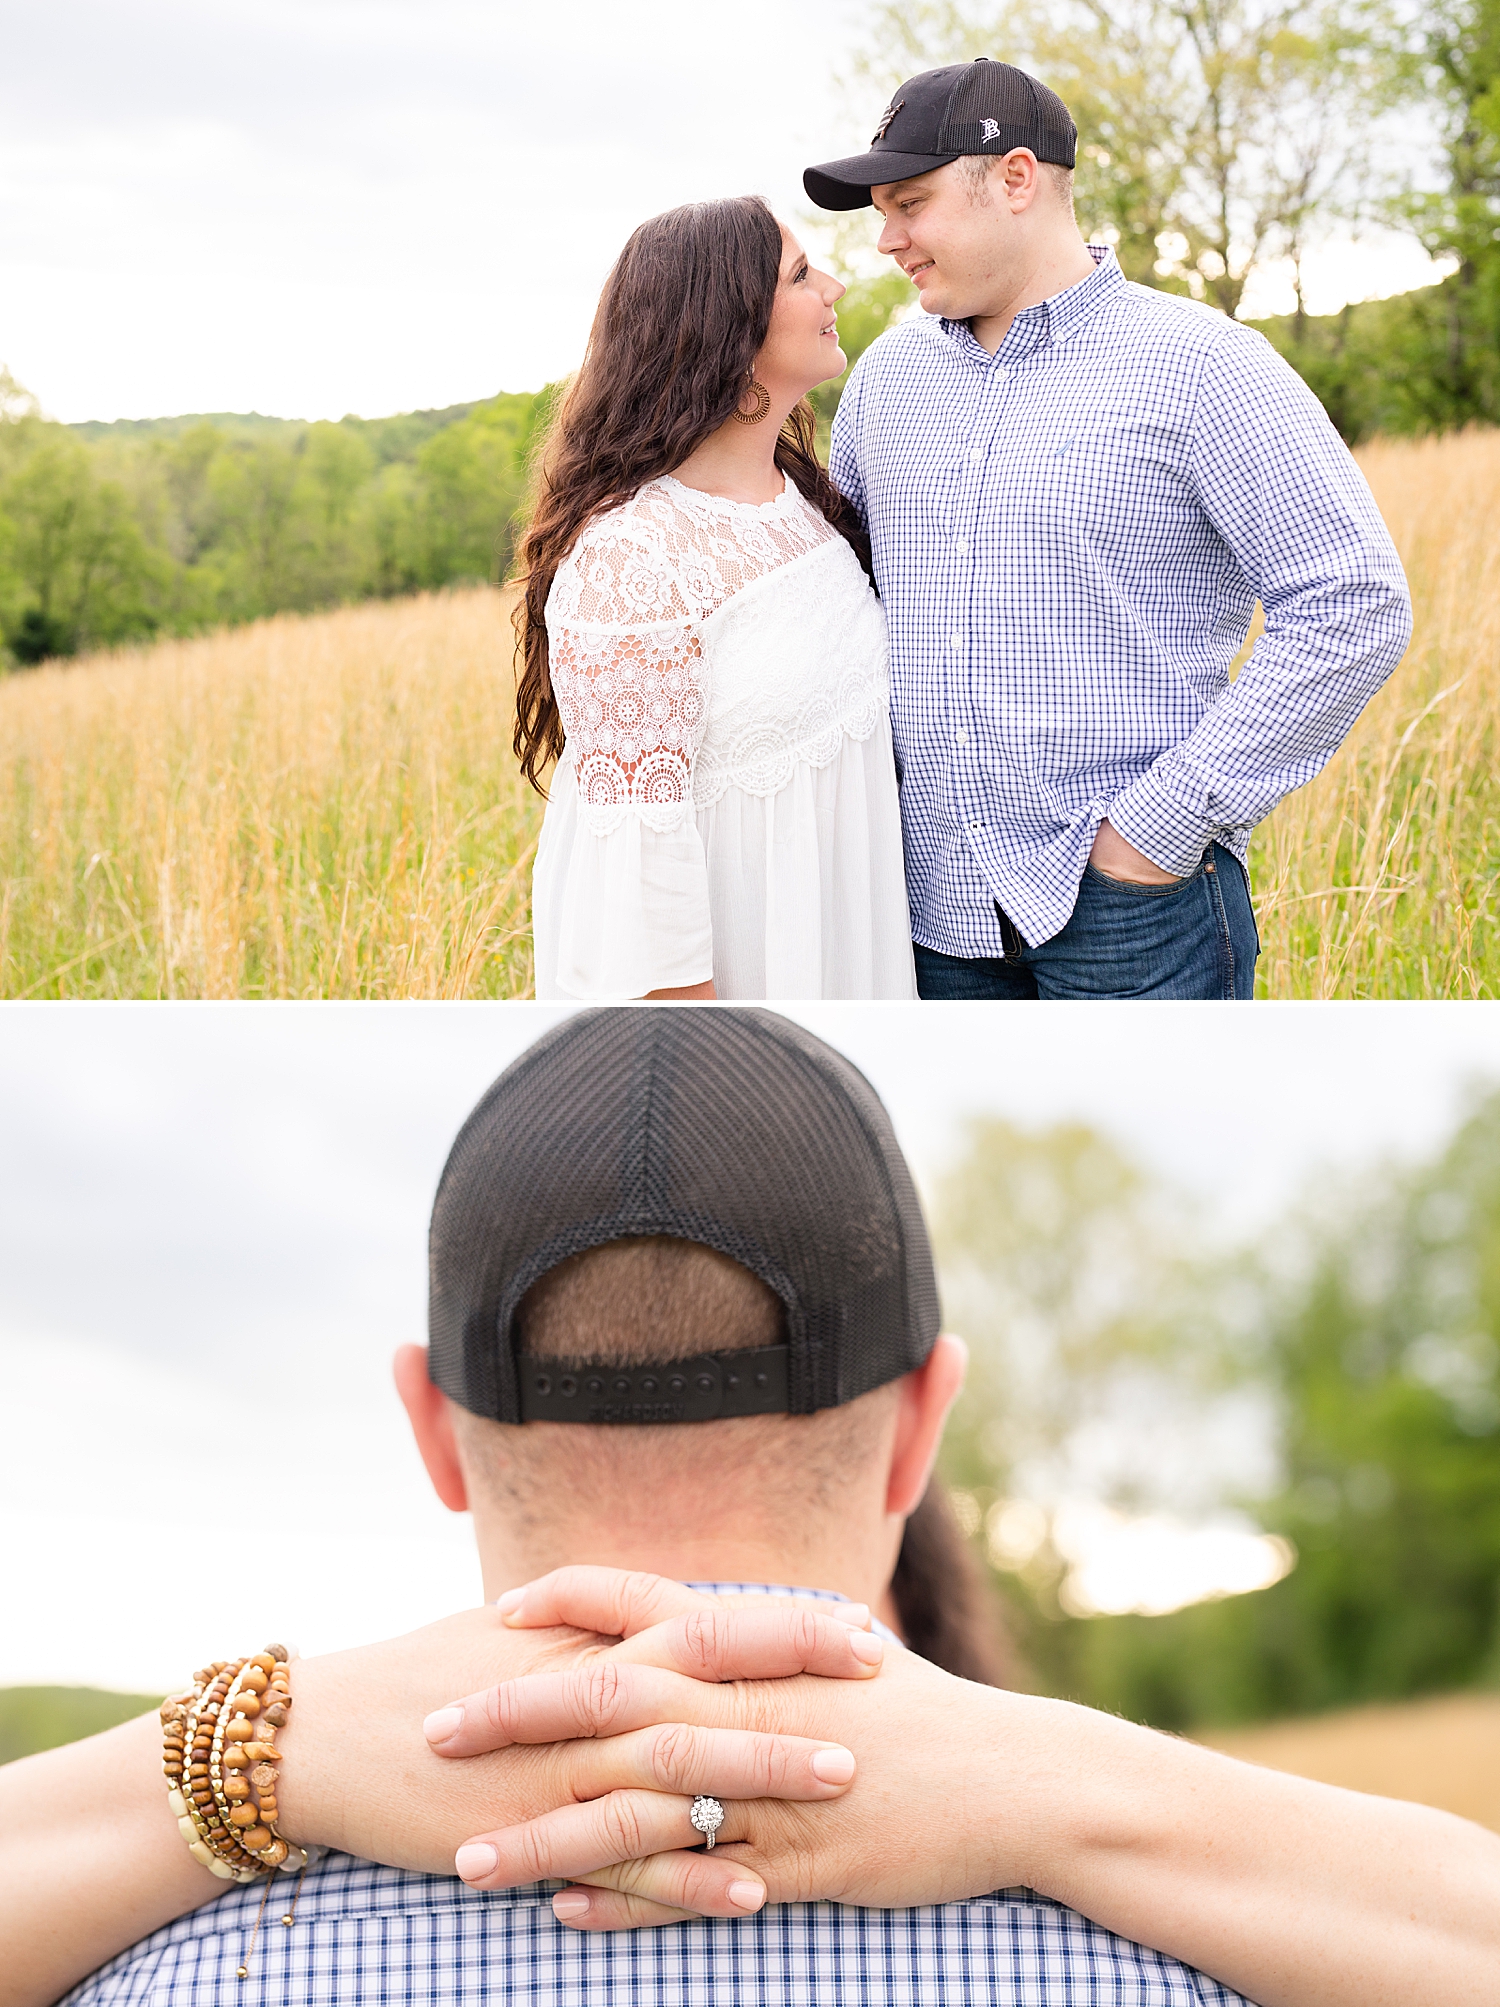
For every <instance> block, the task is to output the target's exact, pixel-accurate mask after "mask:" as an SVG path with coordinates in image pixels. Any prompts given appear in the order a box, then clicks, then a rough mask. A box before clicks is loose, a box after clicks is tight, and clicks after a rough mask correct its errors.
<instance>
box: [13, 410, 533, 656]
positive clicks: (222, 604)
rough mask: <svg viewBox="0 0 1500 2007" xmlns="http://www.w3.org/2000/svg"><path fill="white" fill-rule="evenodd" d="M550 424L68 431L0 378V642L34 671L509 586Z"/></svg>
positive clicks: (449, 419)
mask: <svg viewBox="0 0 1500 2007" xmlns="http://www.w3.org/2000/svg"><path fill="white" fill-rule="evenodd" d="M547 406H548V396H547V393H546V392H539V393H535V394H522V395H512V396H507V395H501V396H499V397H492V398H489V399H488V400H486V401H485V402H483V403H478V404H473V405H458V406H455V407H453V408H451V409H449V410H446V411H431V412H409V413H406V414H404V415H402V416H401V417H397V418H387V419H377V420H366V419H360V418H345V419H342V420H340V421H339V422H337V423H321V424H310V425H304V424H298V423H295V422H293V421H288V420H280V419H261V418H254V417H251V418H243V417H228V416H226V417H219V418H191V419H177V420H159V421H147V422H143V423H138V422H130V421H126V422H124V423H121V424H117V425H91V426H64V425H57V424H53V423H51V422H49V421H48V420H46V419H44V418H43V417H42V416H41V415H40V413H39V412H38V410H37V408H36V405H35V402H34V400H33V399H32V398H31V397H29V396H28V395H27V393H26V392H25V391H24V390H23V389H22V388H21V386H19V385H18V384H16V383H15V381H14V380H13V379H12V378H11V377H9V376H8V375H5V374H3V373H0V638H3V641H4V644H5V647H6V650H7V651H8V653H9V655H10V657H11V659H12V660H13V661H14V662H15V663H17V664H19V665H22V666H24V665H27V664H30V663H34V662H38V661H41V660H43V659H45V658H46V657H49V656H58V655H71V654H74V653H76V652H77V651H78V650H79V649H82V648H91V647H100V646H109V645H111V644H115V643H119V642H128V641H136V640H144V639H149V638H150V637H152V636H154V635H161V634H192V633H198V632H201V631H203V630H204V629H207V628H213V627H220V626H226V625H233V624H235V623H238V622H241V621H246V620H255V619H258V618H259V617H260V616H262V615H264V614H269V613H280V612H284V611H288V610H290V611H297V612H306V611H310V610H312V609H313V608H316V607H320V606H329V605H336V604H338V603H340V602H343V601H349V600H356V599H367V598H373V597H388V596H392V595H394V594H397V593H407V592H415V591H420V590H424V589H430V588H432V587H437V586H444V585H449V584H453V583H455V582H458V581H468V580H485V579H499V578H503V577H504V575H505V573H506V571H507V570H508V568H509V565H510V561H511V555H512V548H513V537H514V530H513V522H514V518H515V516H516V514H517V511H518V510H519V508H520V506H521V502H522V498H523V495H524V493H525V487H526V480H527V469H528V466H529V462H530V457H531V450H532V446H533V444H534V441H535V438H536V436H537V434H538V431H539V428H540V427H541V426H542V424H543V423H544V420H545V414H546V410H547Z"/></svg>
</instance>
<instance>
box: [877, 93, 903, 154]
mask: <svg viewBox="0 0 1500 2007" xmlns="http://www.w3.org/2000/svg"><path fill="white" fill-rule="evenodd" d="M905 103H906V99H905V98H894V99H892V101H891V103H890V104H888V105H887V106H886V108H885V110H884V112H883V113H882V114H881V119H880V123H879V125H878V126H876V128H875V139H872V140H871V141H870V144H871V146H873V145H874V144H875V140H876V139H884V138H885V135H886V130H887V128H888V127H889V125H890V123H891V120H892V119H893V118H894V117H895V116H896V114H897V112H898V111H900V110H901V109H902V107H903V106H904V105H905Z"/></svg>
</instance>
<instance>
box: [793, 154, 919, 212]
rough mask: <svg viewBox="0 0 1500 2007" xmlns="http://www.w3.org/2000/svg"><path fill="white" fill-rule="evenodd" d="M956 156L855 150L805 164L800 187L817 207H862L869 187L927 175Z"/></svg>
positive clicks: (864, 204)
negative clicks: (842, 157)
mask: <svg viewBox="0 0 1500 2007" xmlns="http://www.w3.org/2000/svg"><path fill="white" fill-rule="evenodd" d="M957 159H958V155H957V154H956V153H893V152H889V151H887V150H884V149H882V150H881V151H880V152H878V153H877V152H871V153H856V154H854V155H852V156H851V157H850V158H849V159H848V160H826V161H824V163H823V165H822V166H821V167H809V168H808V169H807V170H806V172H805V173H804V174H803V176H802V186H803V187H804V188H805V189H806V190H807V192H808V194H809V195H810V196H811V197H812V199H813V201H814V202H816V203H817V205H818V207H819V208H820V209H863V208H864V207H865V206H866V205H867V204H868V202H869V200H870V190H871V189H872V188H879V187H881V186H882V185H883V184H884V183H885V182H888V181H910V179H911V177H912V176H913V175H914V174H931V172H932V170H933V169H934V168H935V167H947V166H948V164H949V163H950V162H951V161H955V160H957Z"/></svg>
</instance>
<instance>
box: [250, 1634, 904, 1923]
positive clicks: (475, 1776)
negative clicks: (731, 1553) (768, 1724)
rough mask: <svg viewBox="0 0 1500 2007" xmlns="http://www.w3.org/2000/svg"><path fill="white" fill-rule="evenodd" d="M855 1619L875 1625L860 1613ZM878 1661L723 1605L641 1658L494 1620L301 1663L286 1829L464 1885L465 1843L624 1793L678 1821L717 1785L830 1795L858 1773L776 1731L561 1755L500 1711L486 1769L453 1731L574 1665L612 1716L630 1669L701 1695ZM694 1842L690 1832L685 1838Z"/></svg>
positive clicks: (824, 1637) (577, 1743)
mask: <svg viewBox="0 0 1500 2007" xmlns="http://www.w3.org/2000/svg"><path fill="white" fill-rule="evenodd" d="M850 1614H854V1615H856V1616H857V1617H858V1618H860V1619H862V1620H864V1621H868V1617H867V1613H866V1612H864V1611H863V1610H861V1611H858V1612H851V1613H850ZM881 1649H882V1648H881V1647H880V1644H879V1641H878V1640H876V1639H873V1638H871V1637H870V1636H869V1634H868V1633H867V1632H864V1631H862V1630H859V1629H856V1628H853V1627H851V1625H850V1624H848V1623H845V1622H841V1621H840V1620H839V1619H838V1618H837V1617H835V1616H832V1615H829V1614H827V1613H825V1612H824V1611H822V1610H812V1611H810V1610H808V1609H806V1608H805V1607H798V1608H792V1609H788V1608H785V1607H780V1606H776V1605H772V1604H765V1603H763V1604H761V1605H760V1606H759V1607H755V1608H738V1609H725V1608H723V1607H721V1606H714V1607H713V1608H712V1609H711V1611H710V1612H709V1613H708V1617H707V1620H705V1619H704V1618H703V1617H702V1616H700V1615H699V1614H697V1613H688V1612H684V1613H683V1614H682V1615H681V1616H679V1617H677V1618H674V1619H671V1620H668V1621H663V1622H658V1623H656V1624H654V1625H651V1626H649V1627H643V1628H642V1629H641V1630H640V1631H639V1632H638V1633H637V1634H636V1635H635V1636H634V1637H632V1638H631V1639H630V1641H629V1642H628V1643H622V1642H621V1641H620V1639H619V1637H618V1634H614V1635H610V1634H605V1635H600V1634H598V1633H597V1632H594V1631H593V1630H592V1628H589V1627H581V1626H567V1627H564V1626H562V1625H560V1624H551V1623H549V1624H544V1625H541V1626H539V1627H537V1628H530V1627H528V1628H524V1629H522V1628H517V1627H515V1626H512V1625H508V1624H507V1623H506V1622H505V1621H504V1618H503V1616H502V1615H501V1614H500V1613H499V1612H498V1611H497V1610H495V1609H492V1608H491V1609H484V1610H472V1611H466V1612H464V1613H463V1614H462V1615H461V1616H459V1617H450V1618H447V1619H445V1620H444V1621H443V1622H442V1623H440V1624H434V1625H430V1626H429V1627H428V1628H427V1629H426V1630H423V1631H416V1632H413V1633H411V1634H410V1635H409V1636H408V1637H405V1638H395V1639H392V1640H390V1641H389V1642H388V1643H386V1644H382V1645H372V1646H364V1647H361V1648H360V1649H359V1650H358V1651H353V1652H346V1653H340V1654H338V1655H336V1656H333V1657H329V1658H324V1659H308V1660H300V1661H298V1663H297V1665H296V1667H295V1669H294V1674H293V1682H292V1686H293V1695H294V1699H295V1707H294V1710H293V1717H292V1721H291V1723H289V1725H288V1727H287V1729H286V1730H285V1731H284V1732H283V1735H282V1738H281V1741H282V1747H283V1749H284V1750H285V1752H286V1758H285V1763H284V1765H283V1768H282V1779H281V1790H280V1805H281V1819H280V1824H281V1827H282V1830H283V1831H284V1832H287V1833H289V1834H291V1835H292V1836H293V1837H294V1838H296V1839H298V1840H299V1841H304V1842H306V1841H312V1842H315V1843H317V1844H320V1845H324V1846H330V1847H336V1848H338V1849H340V1850H341V1851H343V1852H346V1853H352V1854H356V1855H359V1856H360V1857H362V1858H364V1859H367V1860H377V1861H382V1862H384V1863H386V1864H387V1865H389V1866H392V1867H404V1868H415V1869H420V1870H423V1871H425V1872H428V1873H451V1872H452V1871H453V1867H454V1850H455V1846H456V1845H457V1843H458V1842H459V1841H460V1840H462V1839H463V1837H464V1835H465V1834H466V1833H472V1832H474V1831H476V1829H479V1828H481V1827H489V1826H493V1825H494V1824H495V1823H496V1821H497V1817H498V1819H499V1820H500V1821H502V1822H504V1823H505V1824H506V1825H507V1826H521V1825H523V1824H524V1823H525V1822H528V1821H530V1820H532V1819H535V1818H538V1817H540V1816H541V1815H543V1814H544V1813H550V1812H553V1811H555V1810H557V1809H558V1808H566V1809H567V1810H568V1811H571V1810H573V1809H575V1808H577V1807H578V1806H580V1805H581V1804H583V1803H585V1802H586V1801H595V1800H598V1801H603V1800H606V1799H607V1798H608V1797H609V1796H610V1795H611V1794H614V1795H615V1796H616V1797H618V1796H619V1795H620V1794H644V1795H650V1794H652V1793H665V1794H668V1796H669V1798H670V1802H671V1804H672V1805H673V1807H674V1808H676V1807H680V1806H682V1805H683V1804H684V1803H685V1802H690V1801H691V1798H692V1796H693V1795H694V1794H696V1793H698V1792H700V1791H714V1790H715V1789H716V1788H718V1789H722V1790H724V1791H726V1792H727V1793H729V1794H730V1795H731V1796H733V1795H735V1794H744V1795H762V1794H763V1793H764V1792H766V1791H767V1790H771V1789H774V1790H775V1791H776V1792H777V1794H778V1795H779V1796H783V1797H786V1798H789V1799H810V1800H821V1799H827V1798H831V1797H835V1796H837V1795H838V1794H839V1793H840V1792H841V1791H843V1790H844V1789H846V1788H847V1785H848V1781H849V1778H850V1777H851V1776H852V1774H853V1767H854V1766H853V1760H852V1758H851V1757H850V1756H849V1753H848V1752H847V1750H844V1749H842V1748H839V1749H837V1750H831V1749H830V1748H829V1747H828V1746H826V1745H825V1744H824V1743H823V1742H822V1741H821V1740H820V1739H819V1738H816V1737H803V1736H789V1735H787V1734H785V1733H783V1732H781V1731H779V1730H776V1729H771V1730H765V1731H762V1730H742V1729H740V1728H739V1727H738V1724H735V1723H732V1722H726V1723H724V1724H722V1725H709V1726H715V1728H716V1732H715V1733H713V1734H709V1735H705V1734H701V1733H692V1734H684V1733H678V1732H674V1731H673V1729H672V1728H671V1726H670V1724H669V1725H668V1726H666V1727H662V1726H661V1725H660V1723H661V1719H662V1717H660V1716H658V1717H657V1719H656V1720H655V1721H653V1720H651V1719H650V1718H648V1717H647V1716H644V1715H641V1714H639V1712H638V1713H637V1715H636V1716H635V1718H633V1719H632V1721H631V1722H630V1724H629V1727H628V1728H623V1727H622V1728H621V1729H620V1730H619V1731H618V1732H616V1733H613V1734H610V1735H608V1736H599V1737H595V1738H589V1739H584V1740H570V1741H566V1742H561V1743H557V1744H556V1745H555V1746H546V1745H545V1743H543V1742H542V1741H541V1740H540V1739H538V1738H530V1739H529V1740H528V1741H527V1742H525V1743H523V1742H522V1741H520V1740H519V1739H518V1738H516V1737H513V1736H510V1735H508V1734H507V1733H506V1732H505V1725H504V1717H503V1712H502V1713H501V1714H500V1715H498V1716H496V1717H495V1718H494V1721H493V1725H492V1732H490V1733H489V1735H488V1739H487V1741H485V1743H484V1752H485V1753H483V1754H479V1755H477V1756H476V1758H475V1760H474V1761H472V1762H470V1763H464V1764H454V1763H447V1762H443V1761H442V1760H440V1757H441V1755H447V1754H451V1753H454V1752H455V1751H461V1752H462V1753H465V1754H468V1753H471V1752H472V1751H473V1750H474V1749H476V1748H478V1747H479V1742H478V1740H477V1738H476V1737H475V1736H474V1734H473V1733H472V1732H470V1733H468V1734H467V1736H464V1735H462V1734H461V1735H460V1736H459V1737H458V1738H457V1739H455V1738H454V1736H453V1734H452V1732H451V1731H452V1729H453V1728H454V1727H455V1726H456V1725H457V1724H456V1723H455V1722H454V1720H453V1717H455V1716H457V1717H459V1719H460V1720H461V1721H463V1722H465V1723H471V1722H472V1721H474V1720H475V1719H482V1718H483V1715H482V1709H483V1706H484V1704H485V1703H486V1702H487V1700H488V1699H489V1698H490V1697H492V1696H493V1695H494V1693H495V1692H497V1691H498V1692H501V1693H504V1692H507V1691H508V1690H509V1686H510V1684H511V1682H512V1681H513V1679H514V1678H515V1677H516V1676H524V1675H526V1674H532V1673H539V1674H545V1673H548V1672H552V1671H557V1670H561V1669H563V1668H567V1669H568V1670H569V1671H571V1672H572V1673H574V1674H575V1675H576V1676H577V1677H578V1679H579V1680H580V1681H581V1682H582V1683H583V1684H584V1686H585V1687H586V1688H587V1690H588V1691H589V1692H590V1693H591V1694H592V1695H593V1696H594V1705H595V1708H596V1710H598V1711H599V1713H600V1715H601V1716H603V1715H606V1714H607V1713H608V1710H609V1695H610V1693H611V1692H612V1690H613V1689H614V1687H615V1685H616V1682H617V1680H618V1678H619V1675H620V1673H621V1672H622V1671H623V1669H624V1667H625V1665H627V1664H629V1665H632V1666H633V1667H634V1668H636V1669H638V1670H639V1671H641V1672H643V1673H646V1674H648V1675H649V1676H652V1677H657V1678H663V1679H667V1678H681V1679H686V1680H688V1681H689V1682H690V1683H691V1682H693V1681H696V1680H707V1681H721V1680H733V1679H736V1678H741V1677H745V1678H761V1679H772V1680H774V1679H778V1678H783V1677H794V1676H797V1675H800V1674H805V1673H807V1672H816V1673H818V1674H821V1675H823V1676H824V1677H827V1678H829V1679H830V1680H831V1681H832V1682H833V1683H835V1684H837V1683H840V1682H842V1681H843V1680H844V1679H854V1680H861V1681H863V1680H866V1679H868V1677H869V1675H870V1674H871V1673H872V1672H873V1671H874V1670H875V1669H876V1664H878V1660H879V1655H880V1651H881ZM872 1653H873V1655H874V1659H875V1662H876V1663H875V1664H872V1663H871V1660H870V1655H871V1654H872ZM861 1654H864V1656H861ZM497 1670H498V1671H500V1673H501V1674H502V1682H501V1686H500V1687H499V1688H498V1689H496V1688H494V1687H487V1688H486V1689H485V1691H484V1693H483V1695H481V1696H480V1699H479V1700H478V1701H476V1702H471V1703H461V1704H460V1705H459V1707H458V1708H454V1707H451V1706H444V1705H442V1704H441V1703H443V1702H445V1701H446V1700H447V1696H448V1694H451V1693H452V1691H453V1687H454V1685H457V1684H459V1682H460V1681H462V1680H463V1679H464V1676H465V1673H466V1672H467V1674H468V1676H469V1678H470V1679H472V1680H473V1681H474V1682H475V1684H476V1685H477V1683H478V1681H479V1680H481V1679H485V1680H490V1679H493V1676H494V1673H495V1672H496V1671H497ZM440 1682H441V1684H440ZM708 1690H712V1689H708ZM424 1718H425V1723H426V1728H425V1733H424ZM445 1730H447V1731H449V1732H448V1733H446V1734H445ZM372 1750H378V1751H379V1761H378V1762H372V1761H371V1760H370V1752H371V1751H372ZM715 1779H717V1780H719V1781H718V1784H717V1787H716V1784H715V1782H714V1780H715ZM617 1830H620V1831H622V1832H623V1831H624V1830H625V1829H623V1828H622V1829H617ZM653 1830H655V1828H653ZM692 1837H693V1835H692V1828H691V1827H690V1826H688V1825H687V1823H686V1819H685V1817H683V1818H682V1819H681V1821H680V1825H679V1827H678V1829H677V1830H676V1831H675V1832H674V1835H673V1838H674V1841H675V1842H676V1843H678V1844H683V1843H685V1842H688V1841H690V1840H691V1838H692ZM659 1844H660V1843H659V1842H658V1843H655V1844H654V1845H653V1849H652V1850H653V1851H657V1850H658V1849H659ZM460 1871H461V1872H462V1871H463V1870H462V1869H461V1870H460ZM469 1878H470V1879H473V1877H472V1875H471V1876H470V1877H469ZM522 1879H525V1877H522ZM741 1879H744V1878H743V1876H742V1877H741ZM742 1898H743V1891H741V1897H740V1899H736V1900H735V1901H733V1902H728V1901H726V1902H725V1903H724V1904H722V1905H720V1908H721V1913H724V1914H735V1913H740V1912H743V1910H744V1909H745V1908H746V1907H747V1904H746V1902H745V1901H744V1900H743V1899H742ZM755 1906H757V1907H758V1906H759V1905H758V1903H757V1904H756V1905H755Z"/></svg>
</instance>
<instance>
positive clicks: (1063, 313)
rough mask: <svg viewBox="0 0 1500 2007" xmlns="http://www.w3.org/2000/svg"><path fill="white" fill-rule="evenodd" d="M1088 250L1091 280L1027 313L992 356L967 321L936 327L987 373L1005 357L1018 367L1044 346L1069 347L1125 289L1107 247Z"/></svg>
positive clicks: (1078, 282)
mask: <svg viewBox="0 0 1500 2007" xmlns="http://www.w3.org/2000/svg"><path fill="white" fill-rule="evenodd" d="M1086 249H1087V251H1088V254H1089V256H1090V257H1091V258H1092V259H1093V261H1094V269H1093V271H1092V272H1090V273H1089V275H1088V277H1087V278H1083V279H1075V280H1074V282H1073V284H1072V285H1071V286H1064V288H1063V290H1062V291H1061V292H1060V293H1054V294H1053V295H1052V296H1051V298H1050V299H1046V300H1039V301H1038V302H1037V304H1036V305H1035V306H1034V307H1026V308H1024V309H1023V310H1022V312H1020V313H1018V314H1017V315H1016V317H1015V319H1014V320H1013V321H1012V322H1011V324H1010V326H1009V327H1008V328H1007V329H1006V331H1005V339H1004V341H1002V342H1001V344H1000V346H999V348H998V349H997V350H996V351H995V353H994V355H991V354H990V353H989V351H988V349H986V348H985V347H983V345H982V344H981V343H980V342H978V341H976V340H975V338H974V331H973V329H972V328H971V327H970V326H969V323H968V322H967V321H948V320H944V321H940V322H939V323H938V325H939V326H940V327H941V328H942V330H943V333H944V334H945V335H947V336H948V337H949V339H950V340H951V341H953V342H954V343H955V345H956V346H957V347H958V349H959V350H960V351H961V352H962V353H964V354H965V355H967V356H969V357H970V359H977V360H978V361H980V362H981V363H983V364H984V365H985V367H988V366H989V364H990V363H992V362H999V361H1000V360H1001V359H1002V357H1003V358H1004V360H1005V362H1006V363H1013V362H1020V361H1021V360H1022V358H1023V357H1025V356H1028V355H1030V354H1031V353H1032V352H1033V350H1035V349H1038V348H1041V347H1043V346H1044V344H1047V343H1056V342H1060V341H1066V340H1067V339H1068V337H1069V336H1070V335H1072V334H1075V333H1076V332H1077V330H1078V329H1079V328H1080V327H1082V325H1083V323H1084V322H1085V321H1086V320H1088V319H1089V318H1090V316H1091V315H1093V314H1094V313H1096V312H1097V311H1098V309H1099V308H1100V307H1101V306H1102V305H1103V304H1104V302H1105V301H1106V300H1108V299H1109V298H1111V297H1112V296H1113V295H1114V294H1115V293H1116V292H1118V291H1119V290H1120V288H1121V287H1122V286H1123V285H1124V284H1125V274H1124V273H1123V272H1122V271H1121V270H1120V261H1119V260H1118V258H1116V256H1115V254H1114V252H1113V250H1111V248H1110V246H1109V245H1108V244H1089V245H1088V246H1086Z"/></svg>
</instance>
